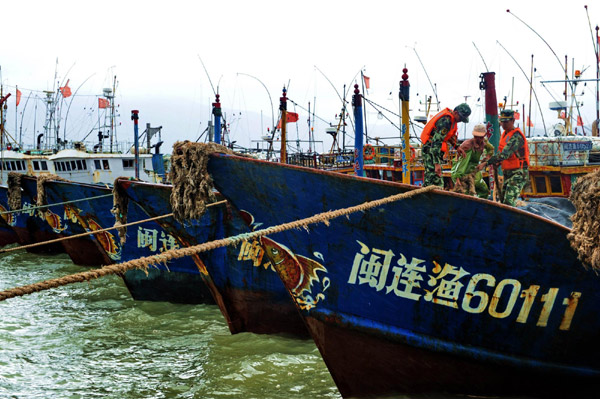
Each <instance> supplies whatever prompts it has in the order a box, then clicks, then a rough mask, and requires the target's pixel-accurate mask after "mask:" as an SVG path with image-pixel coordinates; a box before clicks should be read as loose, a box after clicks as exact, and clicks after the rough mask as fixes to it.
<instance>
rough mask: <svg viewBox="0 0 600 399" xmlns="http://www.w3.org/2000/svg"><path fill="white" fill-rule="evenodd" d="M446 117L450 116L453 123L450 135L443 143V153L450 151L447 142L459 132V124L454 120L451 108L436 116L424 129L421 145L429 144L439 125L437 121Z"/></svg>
mask: <svg viewBox="0 0 600 399" xmlns="http://www.w3.org/2000/svg"><path fill="white" fill-rule="evenodd" d="M444 116H449V117H450V120H451V121H452V126H451V127H450V130H449V131H448V134H446V137H444V141H443V142H442V151H443V152H447V151H448V144H447V142H448V140H450V138H451V137H452V136H454V135H455V134H456V132H457V130H458V127H457V122H456V119H455V118H454V113H453V112H452V110H451V109H450V108H446V109H444V110H442V111H441V112H439V113H438V114H437V115H436V116H434V117H433V118H431V120H430V121H429V122H427V124H426V125H425V127H424V128H423V131H422V132H421V145H425V143H427V141H429V138H430V137H431V132H432V131H433V128H434V127H435V124H436V123H437V121H439V120H440V118H442V117H444Z"/></svg>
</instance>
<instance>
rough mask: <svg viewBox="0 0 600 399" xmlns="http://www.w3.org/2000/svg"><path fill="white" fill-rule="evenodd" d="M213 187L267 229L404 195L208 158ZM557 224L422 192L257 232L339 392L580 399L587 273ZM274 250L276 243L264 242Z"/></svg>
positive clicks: (592, 384)
mask: <svg viewBox="0 0 600 399" xmlns="http://www.w3.org/2000/svg"><path fill="white" fill-rule="evenodd" d="M208 166H209V172H210V174H211V176H212V178H213V179H214V182H215V186H216V188H217V189H218V190H219V191H220V192H221V193H222V194H223V195H224V196H225V197H226V198H227V199H228V200H230V201H231V202H232V203H233V204H234V205H235V206H236V207H238V208H240V209H243V210H246V211H248V212H249V213H250V214H252V216H253V217H254V219H255V220H256V222H258V223H263V225H264V226H274V225H279V224H282V223H287V222H290V221H294V220H298V219H302V218H306V217H309V216H313V215H315V214H318V213H321V212H326V211H329V210H333V209H339V208H345V207H349V206H354V205H358V204H361V203H363V202H365V201H369V200H376V199H380V198H385V197H388V196H390V195H393V194H399V193H403V192H409V191H411V190H415V189H417V187H413V186H408V185H402V184H398V183H392V182H384V181H377V180H371V179H366V178H357V177H352V176H344V175H340V174H335V173H329V172H322V171H316V170H311V169H306V168H300V167H293V166H288V165H281V164H274V163H268V162H263V161H256V160H250V159H246V158H241V157H234V156H225V155H215V156H212V157H211V160H210V162H209V165H208ZM568 231H569V229H567V228H565V227H563V226H561V225H559V224H557V223H554V222H551V221H548V220H546V219H543V218H541V217H539V216H536V215H533V214H530V213H528V212H524V211H520V210H517V209H516V208H512V207H508V206H504V205H499V204H496V203H492V202H490V201H486V200H478V199H475V198H472V197H467V196H463V195H460V194H454V193H448V192H442V191H435V192H428V193H424V194H421V195H417V196H415V197H414V198H408V199H403V200H399V201H396V202H393V203H391V204H388V205H384V206H380V207H376V208H373V209H370V210H364V211H362V212H356V213H353V214H351V215H349V216H348V217H339V218H336V219H333V220H331V221H330V224H329V225H326V224H323V223H320V224H314V225H311V226H309V227H308V228H307V229H306V230H304V229H294V230H288V231H284V232H281V233H277V234H273V235H271V236H269V240H270V242H271V244H272V245H271V248H272V249H273V251H272V253H271V254H270V255H271V256H272V257H273V258H274V259H281V258H282V256H281V253H282V251H284V252H285V253H286V255H287V257H288V258H289V259H297V260H296V261H294V262H290V263H288V264H287V266H285V267H281V268H279V269H278V272H279V275H280V277H281V278H282V281H284V283H285V284H286V286H287V288H288V290H289V292H290V295H291V296H292V298H293V299H294V301H295V303H296V305H297V307H298V308H299V309H300V311H301V314H302V316H303V317H304V319H305V321H306V324H307V326H308V327H309V330H310V333H311V336H312V337H313V339H314V340H315V342H316V344H317V346H318V347H319V350H320V352H321V354H322V356H323V359H324V360H325V363H326V364H327V366H328V368H329V370H330V372H331V374H332V376H333V378H334V381H335V382H336V384H337V386H338V388H339V390H340V392H341V393H342V395H343V396H346V397H350V396H353V397H354V396H369V395H396V394H410V393H423V392H452V393H460V394H481V395H494V394H509V395H532V396H546V397H548V396H554V397H556V396H562V397H575V396H577V397H586V396H591V395H593V394H595V392H594V391H593V390H592V389H593V388H597V387H598V386H599V385H598V384H600V343H599V342H598V339H597V337H598V332H599V331H600V318H599V317H598V309H599V306H600V294H599V292H598V289H597V288H598V279H599V277H598V276H597V275H596V274H595V273H593V272H591V271H588V270H586V269H585V268H584V266H583V265H582V264H581V263H580V262H579V261H578V260H577V256H576V253H575V252H574V251H573V250H572V249H571V247H570V245H569V242H568V240H567V238H566V235H567V233H568ZM273 243H276V244H273Z"/></svg>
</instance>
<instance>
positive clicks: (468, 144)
mask: <svg viewBox="0 0 600 399" xmlns="http://www.w3.org/2000/svg"><path fill="white" fill-rule="evenodd" d="M486 133H487V129H486V127H485V125H484V124H479V125H476V126H475V127H474V128H473V138H472V139H469V140H466V141H465V142H464V143H462V144H461V145H460V147H459V149H460V150H462V151H460V152H461V153H462V154H461V155H460V156H459V158H458V159H457V161H456V162H455V163H454V165H452V180H453V181H454V189H453V190H452V191H455V192H457V193H462V194H467V195H477V196H478V197H479V198H485V199H487V198H488V197H489V195H490V189H489V188H488V186H487V184H486V183H485V181H484V180H483V176H482V174H481V171H480V170H479V169H478V168H477V166H478V165H479V162H480V161H486V160H488V159H489V158H490V157H491V156H492V155H494V146H493V145H492V144H490V142H489V141H487V140H486V139H485V135H486ZM484 152H485V157H484V158H483V159H481V156H482V155H483V153H484Z"/></svg>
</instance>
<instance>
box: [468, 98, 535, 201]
mask: <svg viewBox="0 0 600 399" xmlns="http://www.w3.org/2000/svg"><path fill="white" fill-rule="evenodd" d="M500 125H502V129H503V130H504V131H503V132H502V137H501V138H500V145H499V146H498V150H499V153H498V154H496V155H493V156H492V157H491V158H490V159H488V160H487V161H486V162H483V163H480V164H479V165H478V166H477V168H478V169H479V170H482V169H483V168H484V167H486V166H487V165H496V164H498V163H501V165H502V171H503V173H504V183H503V184H502V193H503V195H504V198H502V203H503V204H507V205H511V206H515V202H516V200H517V197H519V195H520V194H521V190H522V189H523V187H524V186H525V184H526V183H527V180H528V179H529V147H528V146H527V139H526V138H525V135H524V134H523V132H522V131H521V129H519V128H515V111H513V110H511V109H505V110H502V111H501V112H500Z"/></svg>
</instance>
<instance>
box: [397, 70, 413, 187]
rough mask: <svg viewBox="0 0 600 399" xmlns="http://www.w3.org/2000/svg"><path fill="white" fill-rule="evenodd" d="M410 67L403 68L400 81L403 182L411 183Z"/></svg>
mask: <svg viewBox="0 0 600 399" xmlns="http://www.w3.org/2000/svg"><path fill="white" fill-rule="evenodd" d="M407 72H408V69H407V68H406V67H404V69H402V81H401V82H400V100H401V101H402V138H403V140H404V141H403V142H402V147H404V148H403V150H404V151H403V152H402V183H404V184H410V163H411V162H412V160H411V159H410V158H411V157H410V130H409V123H410V119H409V114H408V113H409V107H408V99H409V93H410V84H409V82H408V73H407Z"/></svg>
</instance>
